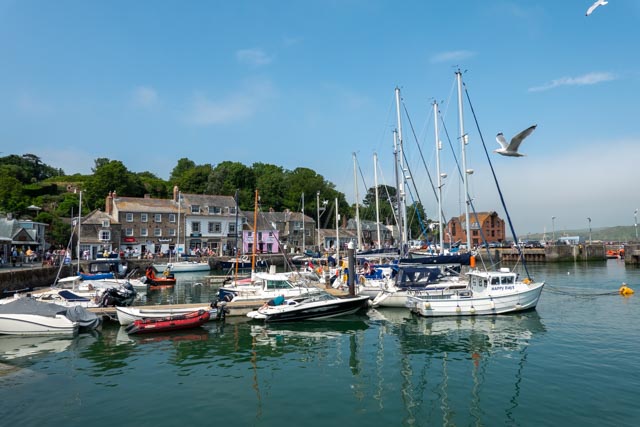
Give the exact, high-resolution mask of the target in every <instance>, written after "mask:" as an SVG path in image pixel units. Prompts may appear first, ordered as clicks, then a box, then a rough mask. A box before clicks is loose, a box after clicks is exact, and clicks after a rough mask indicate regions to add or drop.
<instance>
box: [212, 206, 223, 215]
mask: <svg viewBox="0 0 640 427" xmlns="http://www.w3.org/2000/svg"><path fill="white" fill-rule="evenodd" d="M209 213H210V214H221V213H222V208H221V207H219V206H209Z"/></svg>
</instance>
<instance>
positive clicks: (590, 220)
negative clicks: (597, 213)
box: [587, 217, 591, 244]
mask: <svg viewBox="0 0 640 427" xmlns="http://www.w3.org/2000/svg"><path fill="white" fill-rule="evenodd" d="M587 220H589V244H591V218H589V217H587Z"/></svg>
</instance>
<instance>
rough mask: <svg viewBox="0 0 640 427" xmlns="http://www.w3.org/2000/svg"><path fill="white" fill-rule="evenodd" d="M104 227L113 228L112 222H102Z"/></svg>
mask: <svg viewBox="0 0 640 427" xmlns="http://www.w3.org/2000/svg"><path fill="white" fill-rule="evenodd" d="M102 227H103V228H109V227H111V222H110V221H109V220H108V219H103V220H102Z"/></svg>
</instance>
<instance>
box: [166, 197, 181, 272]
mask: <svg viewBox="0 0 640 427" xmlns="http://www.w3.org/2000/svg"><path fill="white" fill-rule="evenodd" d="M181 204H182V193H181V192H180V191H178V238H177V240H176V261H178V255H179V254H180V205H181ZM169 262H171V251H169Z"/></svg>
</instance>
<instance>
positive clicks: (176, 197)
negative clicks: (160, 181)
mask: <svg viewBox="0 0 640 427" xmlns="http://www.w3.org/2000/svg"><path fill="white" fill-rule="evenodd" d="M173 201H174V202H176V203H178V186H177V185H174V186H173Z"/></svg>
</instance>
